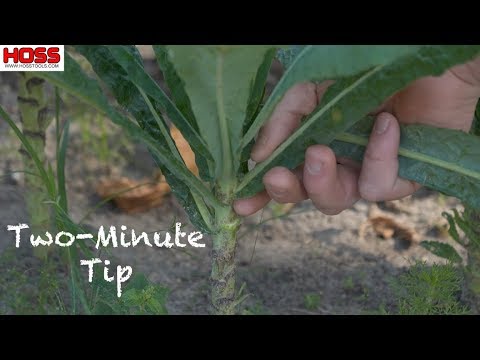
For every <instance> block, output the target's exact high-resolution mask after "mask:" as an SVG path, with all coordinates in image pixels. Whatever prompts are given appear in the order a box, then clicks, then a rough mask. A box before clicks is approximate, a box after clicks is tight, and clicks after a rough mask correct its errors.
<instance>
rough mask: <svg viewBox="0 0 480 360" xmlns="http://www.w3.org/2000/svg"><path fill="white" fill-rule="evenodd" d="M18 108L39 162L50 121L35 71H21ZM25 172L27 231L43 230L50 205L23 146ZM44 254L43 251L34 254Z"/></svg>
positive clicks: (39, 80)
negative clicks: (28, 221) (28, 229)
mask: <svg viewBox="0 0 480 360" xmlns="http://www.w3.org/2000/svg"><path fill="white" fill-rule="evenodd" d="M18 107H19V110H20V116H21V122H22V130H23V134H24V135H25V137H26V138H27V139H28V141H29V143H30V144H31V146H32V148H33V150H34V151H35V153H36V154H37V156H38V158H39V159H40V162H41V163H42V164H45V163H46V158H45V130H46V129H47V127H48V125H49V124H50V122H51V121H52V119H51V118H49V117H48V109H47V102H46V97H45V94H44V80H43V79H41V78H38V77H36V76H35V74H34V73H31V72H25V73H20V84H19V92H18ZM20 152H21V154H22V156H23V164H24V169H25V171H27V172H28V173H25V202H26V205H27V210H28V214H29V216H30V230H31V231H32V234H39V233H40V232H41V231H43V232H45V230H48V229H49V228H50V219H51V217H50V211H49V208H50V205H47V204H45V201H46V200H47V199H48V197H47V192H46V190H45V187H44V184H43V182H42V179H41V178H40V177H39V176H38V175H33V174H38V169H37V168H36V166H35V162H34V161H33V159H32V157H31V156H30V154H29V153H28V152H27V151H26V150H25V149H24V148H23V147H22V149H20ZM37 255H39V256H44V255H45V254H37Z"/></svg>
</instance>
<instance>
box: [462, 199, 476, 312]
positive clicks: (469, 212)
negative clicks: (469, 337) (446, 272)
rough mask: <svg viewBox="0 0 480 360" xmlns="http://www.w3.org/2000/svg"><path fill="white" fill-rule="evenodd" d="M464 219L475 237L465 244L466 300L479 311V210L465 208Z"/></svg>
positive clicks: (473, 309) (473, 308) (474, 309)
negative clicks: (466, 263)
mask: <svg viewBox="0 0 480 360" xmlns="http://www.w3.org/2000/svg"><path fill="white" fill-rule="evenodd" d="M465 219H466V220H467V221H468V224H469V225H470V227H471V229H472V233H473V236H475V237H476V239H470V242H469V244H468V246H467V250H468V265H467V271H466V281H467V289H468V298H469V299H468V300H469V303H470V306H471V308H472V311H473V312H474V313H475V314H479V313H480V211H475V210H473V209H470V208H466V209H465Z"/></svg>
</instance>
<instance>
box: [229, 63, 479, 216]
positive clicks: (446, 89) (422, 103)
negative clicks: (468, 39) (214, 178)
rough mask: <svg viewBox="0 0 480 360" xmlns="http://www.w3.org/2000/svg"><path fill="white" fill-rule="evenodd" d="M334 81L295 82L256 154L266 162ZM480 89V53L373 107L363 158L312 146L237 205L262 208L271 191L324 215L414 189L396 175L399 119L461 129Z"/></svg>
mask: <svg viewBox="0 0 480 360" xmlns="http://www.w3.org/2000/svg"><path fill="white" fill-rule="evenodd" d="M331 83H332V82H331V81H328V82H324V83H322V84H319V85H315V84H313V83H301V84H297V85H295V86H294V87H292V88H291V89H290V90H289V91H287V93H286V94H285V96H284V97H283V99H282V101H281V102H280V103H279V104H278V105H277V107H276V109H275V111H274V112H273V114H272V117H271V118H270V119H269V121H268V122H267V123H266V124H265V126H264V127H263V128H262V129H261V130H260V132H259V135H258V137H257V140H256V143H255V146H254V147H253V150H252V154H251V158H252V160H254V161H255V162H257V163H258V162H261V161H264V160H265V159H267V158H268V156H269V155H270V154H271V153H272V152H273V151H274V150H275V149H276V148H277V147H278V146H279V145H280V144H281V143H282V142H283V141H284V140H285V139H287V138H288V137H289V136H290V135H291V134H292V133H293V132H294V131H295V129H296V128H297V127H298V126H299V125H300V122H301V119H302V118H303V117H304V116H306V115H308V114H309V113H311V112H312V111H313V110H314V109H315V107H316V106H317V104H318V103H319V101H320V99H321V97H322V95H323V94H324V93H325V91H326V90H327V88H328V86H329V85H330V84H331ZM479 97H480V57H478V58H476V59H474V60H473V61H471V62H469V63H466V64H462V65H457V66H455V67H452V68H451V69H449V70H448V71H446V72H445V73H444V74H443V75H441V76H438V77H425V78H421V79H418V80H416V81H414V82H413V83H411V84H410V85H409V86H407V87H406V88H405V89H403V90H401V91H399V92H398V93H396V94H395V95H393V96H392V97H390V98H389V99H387V100H386V101H385V103H384V104H383V105H382V106H381V107H380V108H378V109H376V110H375V111H373V112H372V113H373V114H374V115H376V121H375V125H374V127H373V130H372V133H371V135H370V139H369V142H368V145H367V148H366V151H365V155H364V159H363V162H362V165H361V166H360V165H359V164H358V163H356V162H354V161H352V160H350V159H346V158H337V157H336V156H335V154H334V153H333V151H332V150H331V149H330V148H329V147H328V146H325V145H313V146H310V147H309V148H308V149H307V151H306V153H305V163H304V164H303V165H301V166H299V167H298V168H296V169H294V170H293V171H290V170H289V169H287V168H284V167H275V168H273V169H271V170H270V171H268V172H267V173H266V174H265V176H264V177H263V182H264V185H265V190H264V191H263V192H261V193H258V194H256V195H255V196H253V197H251V198H246V199H238V200H236V201H235V202H234V210H235V211H236V213H237V214H239V215H241V216H248V215H251V214H253V213H255V212H257V211H258V210H260V209H262V208H263V207H264V206H265V205H267V204H268V202H269V201H270V200H271V199H274V200H275V201H277V202H279V203H296V202H300V201H303V200H306V199H309V198H310V199H311V200H312V202H313V204H314V205H315V207H316V208H317V209H318V210H320V211H321V212H323V213H324V214H327V215H336V214H339V213H340V212H342V211H343V210H345V209H347V208H350V207H351V206H352V205H353V204H354V203H355V202H357V201H358V200H359V199H361V198H362V199H365V200H368V201H384V200H395V199H400V198H403V197H405V196H408V195H410V194H412V193H414V192H415V191H416V190H418V189H419V188H420V185H419V184H417V183H415V182H412V181H409V180H406V179H402V178H400V177H398V147H399V142H400V127H399V123H401V124H427V125H432V126H436V127H443V128H452V129H461V130H464V131H468V130H469V129H470V127H471V124H472V121H473V117H474V113H475V107H476V104H477V101H478V99H479Z"/></svg>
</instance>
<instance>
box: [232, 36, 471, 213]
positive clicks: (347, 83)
mask: <svg viewBox="0 0 480 360" xmlns="http://www.w3.org/2000/svg"><path fill="white" fill-rule="evenodd" d="M479 50H480V46H461V45H458V46H457V45H451V46H450V45H449V46H425V47H422V48H421V49H420V50H419V51H416V52H413V53H409V54H407V55H405V56H401V57H399V58H397V59H396V60H394V61H392V62H391V63H389V64H387V65H378V66H375V67H373V68H371V69H369V70H368V71H364V72H363V73H361V74H360V75H356V76H353V77H350V78H346V79H341V80H338V81H336V83H335V84H333V85H332V86H331V87H330V88H329V90H328V91H327V93H326V94H325V96H324V99H323V100H322V103H321V104H320V105H319V107H318V108H317V109H316V110H315V111H314V112H313V113H312V114H311V115H310V116H309V117H308V118H306V119H305V120H304V121H303V122H302V124H301V126H300V127H299V128H298V129H297V130H296V131H295V132H294V133H293V134H292V135H291V136H290V137H289V138H288V139H287V140H286V141H285V142H284V143H283V144H281V145H280V146H279V147H278V148H277V149H276V150H275V151H274V152H273V154H272V155H271V156H270V157H269V158H268V159H267V160H265V161H264V162H262V163H260V164H257V166H256V167H255V168H254V169H253V170H252V171H250V172H249V173H248V174H247V175H246V176H245V177H244V179H243V180H242V182H241V183H240V185H239V186H238V189H237V197H248V196H252V195H253V194H255V193H257V192H259V191H261V190H262V189H263V183H262V178H263V175H264V174H265V173H266V172H267V171H268V170H269V169H271V168H272V167H274V166H285V167H287V168H289V169H293V168H295V167H296V166H298V165H300V164H301V163H302V162H303V161H304V157H305V150H306V149H307V147H308V146H310V145H313V144H330V143H331V142H332V141H333V140H334V139H335V137H336V136H338V135H339V134H341V133H343V132H345V131H346V130H347V129H348V128H350V127H351V126H352V125H354V124H355V123H356V122H357V121H358V120H360V119H362V118H363V117H364V116H365V115H366V114H368V113H369V112H370V111H372V109H375V108H377V107H378V106H379V105H380V104H382V103H383V102H384V101H385V99H386V98H388V97H389V96H391V95H393V94H394V93H395V92H396V91H398V90H399V89H402V88H403V87H405V86H406V85H408V84H409V83H410V82H411V81H413V80H415V79H417V78H419V77H422V76H427V75H440V74H441V73H443V72H444V71H445V70H446V69H448V68H450V67H451V66H453V65H455V64H458V63H464V62H466V61H468V60H470V59H471V58H473V57H474V56H475V55H477V54H478V53H479ZM295 64H296V63H295ZM294 66H295V65H292V67H291V68H293V67H294ZM414 129H415V128H412V129H410V130H408V131H409V132H411V135H412V136H414V135H415V130H414ZM442 134H443V133H442ZM449 134H450V133H449ZM439 136H440V133H439ZM443 136H447V137H448V136H450V135H443ZM445 140H446V139H445ZM421 141H428V136H426V137H423V138H422V140H421ZM433 145H434V144H432V146H433ZM439 145H442V146H452V147H455V144H451V145H446V143H445V142H441V143H438V144H436V146H435V147H434V148H435V149H438V147H439ZM415 146H417V147H421V148H428V146H427V145H426V144H425V143H417V144H415ZM477 149H478V148H477ZM475 151H476V150H475V149H474V148H470V152H471V155H468V156H467V157H465V158H464V160H465V161H468V162H469V166H472V167H474V168H475V169H476V166H478V165H475V164H473V163H474V162H475V161H474V158H475ZM434 155H435V154H434ZM470 156H473V158H472V157H470ZM476 159H478V155H477V157H476ZM412 161H413V160H410V159H408V158H407V159H405V160H401V161H400V166H401V168H402V167H403V168H404V169H410V172H411V173H412V176H413V174H414V175H415V176H416V177H421V179H420V182H424V183H433V182H435V184H436V183H437V181H436V180H434V179H436V178H437V176H436V175H435V173H424V171H426V169H425V168H422V166H424V165H423V163H421V162H420V163H419V164H413V163H412ZM405 162H406V164H404V163H405ZM413 162H415V163H416V161H413ZM477 163H478V160H477ZM467 175H468V174H458V178H457V179H456V184H457V186H458V181H460V180H462V181H465V182H464V183H461V184H460V185H459V186H460V187H461V189H458V188H455V185H454V184H453V182H451V181H448V180H446V177H445V176H441V177H440V178H441V179H442V183H443V184H438V186H439V187H440V189H439V190H442V191H445V192H447V191H448V192H455V193H458V194H459V195H461V196H462V198H471V196H472V194H478V191H477V192H475V191H474V190H475V189H476V186H477V185H476V183H475V181H471V179H470V178H466V176H467ZM468 176H469V175H468ZM475 198H476V199H473V200H470V202H474V203H476V204H477V206H478V201H479V199H478V197H475Z"/></svg>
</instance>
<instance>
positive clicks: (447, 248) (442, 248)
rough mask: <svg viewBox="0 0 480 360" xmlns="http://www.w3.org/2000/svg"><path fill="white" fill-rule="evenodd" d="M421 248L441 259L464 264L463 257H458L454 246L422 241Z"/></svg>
mask: <svg viewBox="0 0 480 360" xmlns="http://www.w3.org/2000/svg"><path fill="white" fill-rule="evenodd" d="M420 246H421V247H423V248H424V249H426V250H428V251H430V252H431V253H432V254H433V255H436V256H438V257H441V258H442V259H447V260H448V261H451V262H452V263H460V262H462V258H461V256H460V255H458V252H457V250H455V249H454V248H453V246H452V245H449V244H445V243H441V242H438V241H422V242H421V243H420Z"/></svg>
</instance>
